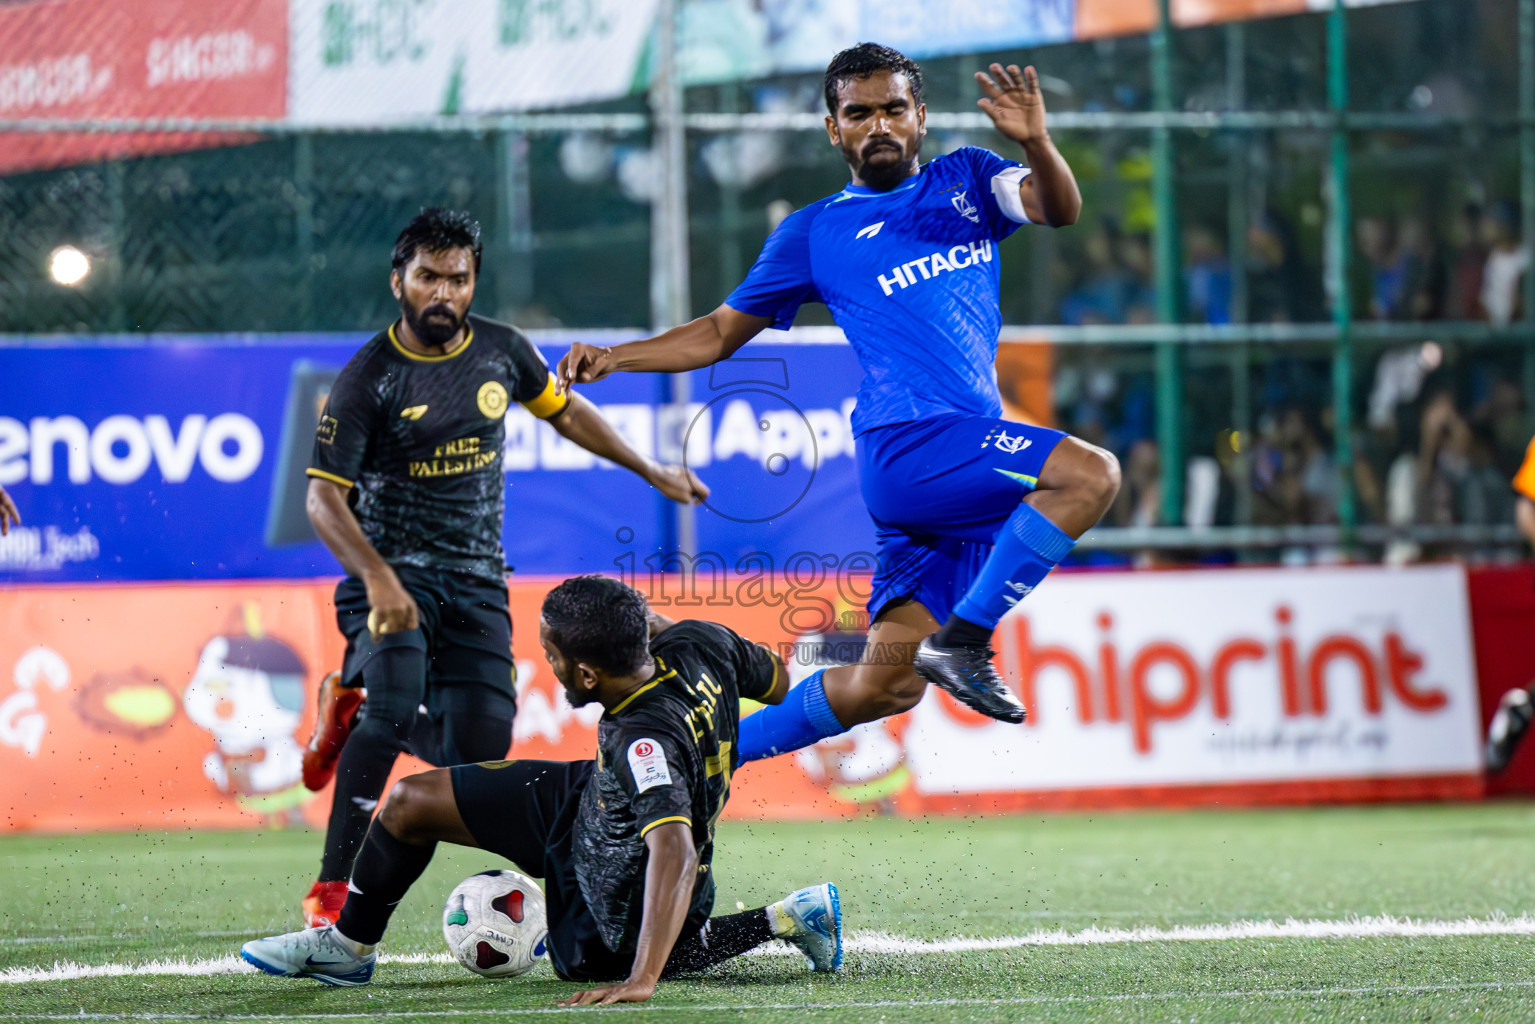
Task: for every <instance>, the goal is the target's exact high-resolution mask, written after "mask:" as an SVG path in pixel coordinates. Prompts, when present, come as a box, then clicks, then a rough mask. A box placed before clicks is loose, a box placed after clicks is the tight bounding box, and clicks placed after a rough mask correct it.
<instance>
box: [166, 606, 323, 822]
mask: <svg viewBox="0 0 1535 1024" xmlns="http://www.w3.org/2000/svg"><path fill="white" fill-rule="evenodd" d="M244 611H245V616H244V618H245V632H244V633H243V634H237V633H230V634H226V635H222V636H216V637H214V638H213V639H211V640H209V641H208V643H207V644H206V645H204V647H203V650H202V655H201V656H200V657H199V658H198V660H197V669H196V670H195V671H194V672H193V674H192V681H191V682H190V683H188V684H187V688H186V691H185V692H184V693H183V694H182V698H181V700H182V706H183V707H184V708H185V709H186V713H187V717H188V718H189V719H191V720H192V722H193V723H195V724H196V725H198V726H199V727H201V728H203V729H206V730H207V731H208V732H210V733H212V734H213V742H214V748H213V749H212V750H210V751H209V752H208V754H207V756H205V757H204V758H203V774H204V775H206V776H207V777H208V779H209V780H210V781H211V782H212V783H213V784H214V785H215V786H217V787H218V788H219V789H220V790H221V791H222V792H225V793H229V794H231V795H233V796H234V798H235V801H236V802H237V803H239V805H240V806H241V807H243V808H244V809H246V810H249V811H254V812H256V813H257V814H264V815H267V816H268V818H269V819H271V821H272V823H273V824H281V823H284V822H289V823H291V822H296V821H297V820H298V807H299V805H301V804H303V803H304V802H305V801H306V800H308V799H309V797H310V796H311V795H312V794H311V793H310V792H309V791H308V790H307V789H305V788H304V785H303V782H302V780H301V778H300V775H301V773H302V768H303V754H304V751H303V748H302V747H301V746H300V745H299V742H298V740H297V739H295V738H294V734H295V732H296V731H297V729H298V726H299V721H300V719H301V718H302V717H303V713H304V681H305V678H306V674H305V668H304V663H303V662H302V661H301V660H300V659H299V656H298V654H297V653H295V652H294V650H293V648H292V647H290V646H288V645H287V644H286V643H284V642H283V641H281V640H279V639H277V638H276V637H271V636H267V635H265V633H264V631H263V630H262V628H261V618H260V609H259V608H258V607H257V606H255V605H253V604H248V605H246V606H245V610H244Z"/></svg>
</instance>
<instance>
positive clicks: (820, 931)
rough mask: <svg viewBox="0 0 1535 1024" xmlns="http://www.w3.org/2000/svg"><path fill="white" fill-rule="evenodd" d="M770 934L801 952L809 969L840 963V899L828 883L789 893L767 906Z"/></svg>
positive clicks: (833, 967) (829, 968)
mask: <svg viewBox="0 0 1535 1024" xmlns="http://www.w3.org/2000/svg"><path fill="white" fill-rule="evenodd" d="M768 923H769V924H770V925H771V926H772V928H773V934H774V935H775V936H777V937H778V938H780V939H783V940H784V941H785V942H792V943H793V944H794V945H796V946H798V947H799V948H800V951H801V952H803V953H804V954H805V958H806V959H807V960H809V961H810V969H811V970H813V971H835V970H838V969H839V968H841V966H842V902H841V900H840V899H838V897H837V887H836V886H835V885H832V884H831V883H830V882H822V883H821V884H820V885H812V886H811V887H810V888H808V889H801V890H799V891H798V892H791V893H790V894H789V895H787V896H785V897H784V898H783V899H781V900H779V901H778V902H777V903H774V904H773V905H772V906H770V907H769V908H768Z"/></svg>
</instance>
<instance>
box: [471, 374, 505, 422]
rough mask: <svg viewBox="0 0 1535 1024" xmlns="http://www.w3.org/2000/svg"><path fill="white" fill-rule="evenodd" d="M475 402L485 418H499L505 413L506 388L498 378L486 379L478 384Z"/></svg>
mask: <svg viewBox="0 0 1535 1024" xmlns="http://www.w3.org/2000/svg"><path fill="white" fill-rule="evenodd" d="M475 402H476V403H477V404H478V405H479V407H480V412H482V413H484V414H485V418H486V419H491V420H499V419H500V418H501V417H502V416H505V415H506V388H505V387H504V386H503V385H502V383H501V382H500V381H498V380H488V381H486V382H485V383H484V384H481V385H480V393H479V394H477V395H475Z"/></svg>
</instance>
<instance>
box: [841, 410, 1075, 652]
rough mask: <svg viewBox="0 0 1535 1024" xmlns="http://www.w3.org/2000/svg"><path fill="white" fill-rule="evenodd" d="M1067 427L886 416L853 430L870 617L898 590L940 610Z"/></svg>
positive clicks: (964, 583)
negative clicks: (872, 545) (885, 422)
mask: <svg viewBox="0 0 1535 1024" xmlns="http://www.w3.org/2000/svg"><path fill="white" fill-rule="evenodd" d="M1065 436H1066V435H1065V434H1064V433H1063V432H1061V431H1059V430H1051V429H1050V428H1049V427H1033V426H1029V425H1027V424H1024V423H1013V422H1010V421H1008V420H999V419H992V418H990V417H987V416H944V417H941V418H938V419H929V420H919V421H916V422H912V423H892V424H890V425H889V426H884V427H876V428H874V429H873V430H870V431H867V432H865V433H864V434H863V435H862V436H860V437H859V438H858V477H859V483H860V485H861V487H862V489H863V500H864V504H865V505H866V506H867V507H868V509H869V515H871V516H872V517H873V518H874V528H875V538H876V543H877V545H878V551H877V555H878V567H877V568H876V570H875V573H874V581H873V593H872V594H871V595H870V596H869V619H870V621H871V622H872V621H873V620H874V619H875V618H876V617H877V616H878V615H879V613H880V611H881V610H883V609H884V607H885V605H887V604H889V603H890V602H891V601H894V600H896V599H898V598H910V599H911V600H914V601H917V602H919V603H920V604H922V605H923V606H924V607H925V608H927V610H928V611H930V612H932V613H933V617H934V618H935V619H937V620H938V621H939V622H943V621H944V620H945V619H947V618H948V617H949V613H950V612H952V611H953V610H954V606H955V605H956V604H958V603H959V599H960V598H961V597H963V596H964V594H965V591H966V590H968V589H969V588H970V584H971V582H972V581H973V580H974V579H975V577H976V575H977V574H978V573H979V572H980V571H981V565H982V564H983V563H984V562H985V561H986V556H987V555H989V554H991V547H992V543H993V541H995V539H996V536H997V531H998V530H1000V529H1001V528H1002V524H1003V523H1004V522H1006V521H1007V517H1008V516H1010V515H1012V514H1013V511H1014V510H1015V509H1016V508H1017V507H1018V503H1019V502H1020V501H1022V500H1023V497H1024V495H1026V494H1028V493H1029V492H1030V491H1032V490H1033V489H1034V488H1035V486H1036V485H1037V484H1038V483H1039V474H1040V470H1041V469H1043V468H1044V465H1045V460H1046V459H1047V458H1049V457H1050V453H1051V452H1052V451H1054V450H1055V446H1056V445H1057V444H1060V442H1061V438H1063V437H1065Z"/></svg>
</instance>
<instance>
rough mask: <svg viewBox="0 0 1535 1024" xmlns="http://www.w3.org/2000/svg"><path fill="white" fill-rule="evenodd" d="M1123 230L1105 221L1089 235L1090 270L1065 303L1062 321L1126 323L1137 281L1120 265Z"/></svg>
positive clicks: (1086, 252) (1087, 248)
mask: <svg viewBox="0 0 1535 1024" xmlns="http://www.w3.org/2000/svg"><path fill="white" fill-rule="evenodd" d="M1118 243H1119V229H1118V228H1117V227H1116V226H1115V224H1114V222H1113V221H1110V220H1104V221H1103V222H1102V223H1100V224H1099V226H1098V230H1096V231H1094V232H1093V233H1092V234H1091V235H1090V236H1088V239H1087V244H1086V246H1085V247H1084V248H1085V254H1086V256H1087V269H1086V270H1085V271H1084V272H1083V274H1082V277H1081V279H1080V280H1079V281H1078V283H1077V286H1076V287H1075V288H1074V289H1072V291H1071V294H1069V295H1067V296H1066V298H1065V300H1064V301H1063V302H1062V303H1061V320H1062V321H1063V322H1064V323H1068V324H1072V325H1082V324H1122V323H1124V322H1125V313H1126V310H1127V307H1128V299H1129V296H1130V294H1131V292H1132V291H1133V290H1134V287H1135V282H1134V280H1133V279H1132V278H1131V276H1130V275H1129V274H1128V273H1127V272H1126V271H1125V269H1124V267H1122V266H1120V264H1119V258H1118V252H1117V251H1116V250H1117V248H1118Z"/></svg>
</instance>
